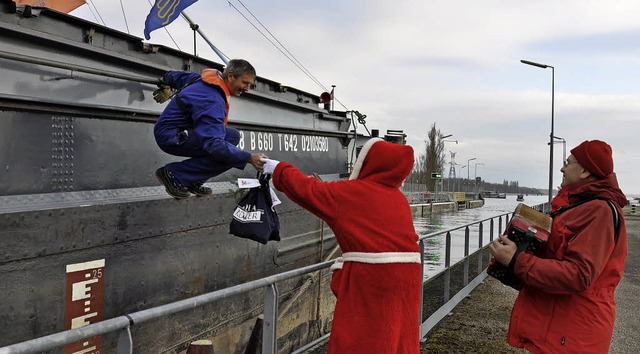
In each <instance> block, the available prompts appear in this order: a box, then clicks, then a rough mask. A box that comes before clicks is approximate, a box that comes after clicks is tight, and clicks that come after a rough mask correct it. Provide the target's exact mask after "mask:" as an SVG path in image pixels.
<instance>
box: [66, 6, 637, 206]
mask: <svg viewBox="0 0 640 354" xmlns="http://www.w3.org/2000/svg"><path fill="white" fill-rule="evenodd" d="M149 1H150V0H147V1H144V0H127V1H124V0H123V1H116V0H87V2H88V4H85V5H83V6H81V7H79V8H78V9H76V10H74V11H73V12H71V15H74V16H77V17H81V18H84V19H87V20H90V21H94V22H99V23H103V22H104V24H106V26H108V27H111V28H114V29H118V30H120V31H122V32H125V33H129V34H131V35H134V36H138V37H140V38H144V35H143V29H144V21H145V18H146V15H147V14H148V13H149V10H150V9H151V3H150V2H149ZM240 1H241V2H240ZM240 1H238V0H229V1H226V0H200V1H198V2H196V3H194V4H193V5H191V6H190V7H188V8H187V9H186V10H185V13H186V14H187V15H188V16H189V17H190V18H191V19H192V20H193V21H194V22H195V23H197V24H198V25H199V26H200V29H201V30H202V31H203V32H204V34H205V35H206V36H207V38H208V39H209V40H210V41H211V42H213V44H214V45H215V46H216V47H217V48H218V49H220V50H221V51H222V52H223V53H224V54H225V55H227V56H228V57H231V58H243V59H247V60H249V61H250V62H251V63H252V64H253V65H254V66H255V68H256V70H257V72H258V76H260V77H264V78H267V79H269V80H273V81H276V82H280V83H282V84H283V85H285V86H291V87H295V88H298V89H301V90H304V91H306V92H309V93H314V94H318V95H320V93H322V92H323V91H325V90H326V89H329V90H330V89H331V86H332V85H335V86H336V87H335V97H336V100H337V101H339V102H336V103H335V109H336V110H357V111H359V112H361V113H363V114H366V115H367V119H366V122H367V124H366V125H367V127H368V128H369V129H379V130H380V132H381V133H384V132H385V131H386V130H389V129H393V130H397V129H401V130H404V132H405V133H406V134H407V135H408V137H407V141H408V144H410V145H411V146H412V147H413V148H414V150H415V151H416V155H418V154H419V153H421V152H422V151H424V149H425V144H424V141H425V139H426V138H427V133H428V131H429V129H430V127H431V126H432V125H433V124H434V123H435V125H436V128H437V129H439V130H440V132H441V133H442V135H449V134H452V136H451V137H450V138H447V139H446V140H451V142H445V150H446V152H447V157H446V161H445V163H446V166H445V169H444V171H443V172H444V175H445V177H446V176H449V171H450V162H451V158H450V155H451V153H450V152H454V153H455V161H454V162H455V163H456V165H455V166H456V167H455V170H456V174H457V176H458V177H466V176H467V174H469V176H470V177H471V178H474V177H476V176H477V177H481V178H482V179H484V180H485V181H488V182H493V183H496V182H498V183H501V182H502V181H503V180H509V181H518V182H519V184H520V186H526V187H534V188H541V189H544V190H546V189H547V188H548V186H549V165H550V161H549V160H550V159H549V157H550V156H549V155H550V152H549V145H548V143H549V140H550V133H551V121H552V119H551V118H552V113H553V121H554V124H553V128H554V135H555V136H556V137H559V138H562V139H564V140H565V141H566V144H563V143H562V141H561V140H557V142H558V143H557V144H555V145H554V157H553V171H554V176H553V187H554V188H556V187H557V186H559V185H560V183H561V180H562V173H561V172H560V167H561V166H562V161H563V146H564V145H566V154H567V155H569V154H570V149H571V148H573V147H575V146H577V145H578V144H580V143H581V142H582V141H584V140H594V139H598V140H604V141H606V142H608V143H609V144H610V145H611V147H612V149H613V158H614V164H615V171H616V174H617V177H618V181H619V183H620V187H621V189H622V190H623V192H625V194H627V195H628V196H635V195H639V194H640V178H638V177H637V176H638V175H640V161H639V160H640V157H639V155H638V153H639V152H640V83H639V82H638V78H640V45H638V43H639V39H640V21H639V19H640V15H639V14H640V2H639V1H637V0H616V1H602V0H572V1H569V0H536V1H507V0H492V1H487V0H414V1H409V0H394V1H389V0H366V1H365V0H357V1H355V0H325V1H311V0H278V1H265V0H240ZM247 9H248V11H247ZM249 11H250V12H249ZM123 13H125V14H126V16H123ZM252 15H253V16H255V18H254V17H253V16H252ZM247 18H248V19H250V20H251V21H252V22H251V23H250V22H249V21H248V20H247ZM256 18H257V20H256ZM125 20H126V21H125ZM252 23H253V24H252ZM262 25H263V26H264V27H261V26H262ZM254 26H255V27H258V28H259V29H260V30H261V31H262V33H265V34H266V35H267V36H268V34H269V33H271V34H273V36H274V37H275V38H276V39H277V41H276V40H275V39H273V38H272V37H270V39H271V42H273V43H276V44H277V43H278V42H279V43H281V44H283V45H284V47H285V48H286V51H285V50H283V49H282V48H280V49H278V48H277V47H276V46H274V45H273V44H272V43H271V42H269V41H268V40H267V39H266V38H265V36H264V35H263V34H261V33H260V32H259V31H258V30H257V29H256V28H255V27H254ZM265 28H266V30H265ZM166 29H167V30H168V32H169V33H170V34H171V36H172V37H173V39H174V40H175V42H176V43H177V44H178V47H179V49H180V50H182V51H185V52H189V53H193V32H192V31H191V29H190V28H189V26H188V24H187V22H186V21H185V20H183V19H182V18H178V19H177V20H175V21H174V22H173V23H171V24H170V25H168V26H167V27H166ZM149 42H152V43H157V44H163V45H166V46H169V47H173V48H176V44H174V43H173V41H172V40H171V38H170V37H169V35H168V34H167V31H165V30H164V29H159V30H156V31H154V32H152V33H151V39H150V40H149ZM196 46H197V54H198V55H199V56H201V57H205V58H207V59H210V60H213V61H216V62H221V60H220V59H219V58H218V56H217V55H216V54H215V53H214V52H213V51H212V50H211V49H209V48H208V47H207V44H206V43H205V42H204V41H203V40H202V39H201V38H198V39H197V44H196ZM282 51H284V52H285V53H286V52H289V53H292V54H293V55H294V56H295V59H296V60H297V66H303V67H304V68H306V70H307V71H308V72H310V73H311V74H312V75H313V77H314V78H315V79H316V80H312V79H311V78H309V77H308V75H307V74H305V73H304V72H303V71H302V70H300V69H299V68H298V67H297V66H296V65H295V64H294V62H293V61H292V60H290V59H288V58H287V57H286V56H285V55H283V54H282ZM522 59H524V60H529V61H533V62H537V63H542V64H546V65H550V66H553V67H554V69H553V70H552V69H551V68H550V67H549V68H546V69H544V68H539V67H535V66H530V65H525V64H522V63H521V62H520V60H522ZM316 81H319V82H320V83H321V85H318V84H317V83H316ZM552 92H553V95H552ZM232 114H233V112H231V115H232ZM230 119H232V117H230ZM474 158H475V160H471V161H470V159H474ZM467 164H469V165H470V166H469V167H464V168H463V166H465V165H467Z"/></svg>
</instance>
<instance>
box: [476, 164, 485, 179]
mask: <svg viewBox="0 0 640 354" xmlns="http://www.w3.org/2000/svg"><path fill="white" fill-rule="evenodd" d="M474 165H476V167H475V175H474V178H476V179H477V178H478V165H480V166H484V163H482V162H476V163H475V164H474Z"/></svg>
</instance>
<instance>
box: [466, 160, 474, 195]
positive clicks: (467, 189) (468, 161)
mask: <svg viewBox="0 0 640 354" xmlns="http://www.w3.org/2000/svg"><path fill="white" fill-rule="evenodd" d="M475 159H476V158H475V157H474V158H472V159H468V160H467V166H471V165H470V164H469V163H470V162H471V161H473V160H475ZM469 170H470V168H469V167H467V188H465V189H464V191H465V192H468V191H469Z"/></svg>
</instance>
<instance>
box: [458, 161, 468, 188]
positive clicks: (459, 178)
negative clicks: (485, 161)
mask: <svg viewBox="0 0 640 354" xmlns="http://www.w3.org/2000/svg"><path fill="white" fill-rule="evenodd" d="M465 167H467V165H464V166H462V167H460V171H458V176H460V172H462V169H463V168H465ZM461 179H462V178H461V177H458V191H460V190H461V189H462V188H461V187H460V180H461Z"/></svg>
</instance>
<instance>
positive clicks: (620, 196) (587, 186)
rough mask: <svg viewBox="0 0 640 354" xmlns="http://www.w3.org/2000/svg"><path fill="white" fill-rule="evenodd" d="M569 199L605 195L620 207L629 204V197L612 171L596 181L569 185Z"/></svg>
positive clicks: (574, 199) (572, 201)
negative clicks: (621, 188)
mask: <svg viewBox="0 0 640 354" xmlns="http://www.w3.org/2000/svg"><path fill="white" fill-rule="evenodd" d="M566 188H567V189H568V191H567V193H568V194H569V201H570V202H571V203H576V202H579V201H581V200H584V199H588V198H591V197H603V198H607V199H609V200H611V201H612V202H614V203H616V204H617V205H618V206H619V207H620V208H622V207H624V206H625V205H627V204H628V203H629V202H628V201H627V197H626V196H625V195H624V193H622V191H621V190H620V187H619V186H618V179H617V178H616V174H615V173H611V174H609V175H607V176H605V177H604V178H602V179H599V180H596V181H584V182H579V183H575V184H572V185H569V186H567V187H566Z"/></svg>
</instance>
